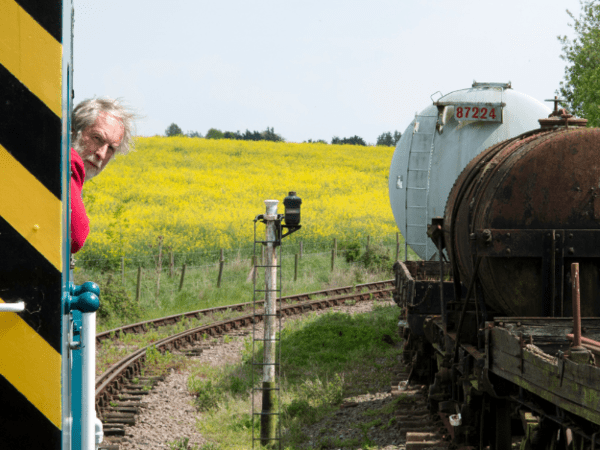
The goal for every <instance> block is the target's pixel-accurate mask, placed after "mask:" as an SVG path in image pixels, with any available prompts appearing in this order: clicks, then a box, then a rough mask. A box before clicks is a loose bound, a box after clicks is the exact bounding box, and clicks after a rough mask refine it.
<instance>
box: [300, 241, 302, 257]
mask: <svg viewBox="0 0 600 450" xmlns="http://www.w3.org/2000/svg"><path fill="white" fill-rule="evenodd" d="M300 258H302V241H300Z"/></svg>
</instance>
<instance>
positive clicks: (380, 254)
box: [359, 245, 392, 271]
mask: <svg viewBox="0 0 600 450" xmlns="http://www.w3.org/2000/svg"><path fill="white" fill-rule="evenodd" d="M359 261H360V262H361V263H362V265H363V266H365V268H366V269H367V270H372V271H391V270H392V258H391V257H390V255H389V251H388V250H387V249H386V248H385V247H382V246H380V245H371V246H370V247H369V248H368V249H367V251H366V252H365V253H363V255H362V256H361V257H360V258H359Z"/></svg>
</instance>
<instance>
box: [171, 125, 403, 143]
mask: <svg viewBox="0 0 600 450" xmlns="http://www.w3.org/2000/svg"><path fill="white" fill-rule="evenodd" d="M165 136H167V137H172V136H187V137H191V138H202V137H204V138H205V139H234V140H239V141H272V142H285V139H284V138H283V137H282V136H281V135H279V134H277V133H275V130H274V129H273V127H271V128H269V127H267V129H266V130H265V131H249V130H248V129H247V130H246V131H245V132H244V133H240V131H239V130H238V131H221V130H219V129H217V128H210V129H209V130H208V131H207V132H206V136H202V134H200V133H198V132H197V131H188V132H187V133H184V132H183V130H182V129H181V128H180V127H179V126H178V125H177V124H176V123H172V124H171V125H169V126H168V127H167V129H166V130H165ZM400 137H401V133H400V132H399V131H394V132H393V133H392V132H390V131H388V132H385V133H382V134H380V135H379V136H378V137H377V143H376V144H375V145H377V146H379V145H383V146H389V147H395V146H396V144H397V143H398V141H399V140H400ZM304 143H320V144H328V142H327V141H325V140H324V139H317V140H314V141H313V140H312V139H308V140H307V141H304ZM331 143H332V144H336V145H344V144H349V145H364V146H367V145H369V144H367V143H366V142H365V140H364V139H363V138H361V137H360V136H352V137H347V138H346V137H345V138H339V137H338V136H333V138H331Z"/></svg>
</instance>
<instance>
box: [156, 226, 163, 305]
mask: <svg viewBox="0 0 600 450" xmlns="http://www.w3.org/2000/svg"><path fill="white" fill-rule="evenodd" d="M162 242H163V237H162V236H159V237H158V263H157V265H156V275H157V276H156V306H158V294H159V292H160V273H161V272H162Z"/></svg>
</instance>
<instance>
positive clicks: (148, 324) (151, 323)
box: [96, 280, 394, 344]
mask: <svg viewBox="0 0 600 450" xmlns="http://www.w3.org/2000/svg"><path fill="white" fill-rule="evenodd" d="M393 286H394V280H385V281H377V282H374V283H366V284H357V285H355V286H346V287H339V288H332V289H325V290H322V291H316V292H309V293H304V294H296V295H290V296H287V297H281V303H282V304H284V305H289V304H294V303H299V302H307V301H310V300H315V299H317V298H321V297H323V298H331V297H336V296H340V295H345V294H357V293H369V292H375V291H380V290H383V289H387V290H389V292H391V290H392V289H393ZM377 295H379V294H377ZM263 303H264V301H263V300H260V301H256V303H255V304H256V305H259V306H260V305H262V304H263ZM252 306H253V302H247V303H238V304H235V305H227V306H217V307H215V308H207V309H200V310H197V311H190V312H186V313H181V314H174V315H171V316H167V317H161V318H159V319H154V320H146V321H144V322H138V323H134V324H130V325H124V326H122V327H119V328H114V329H112V330H107V331H103V332H102V333H98V334H96V343H98V344H99V343H102V342H103V341H105V340H107V339H114V338H120V337H122V336H124V335H127V334H136V333H143V332H146V331H148V330H149V329H155V328H158V327H161V326H166V325H173V324H176V323H178V322H181V321H182V320H185V319H198V318H200V317H203V316H208V315H211V314H215V313H219V312H227V311H230V312H233V311H237V312H243V311H246V310H247V309H250V308H252Z"/></svg>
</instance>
